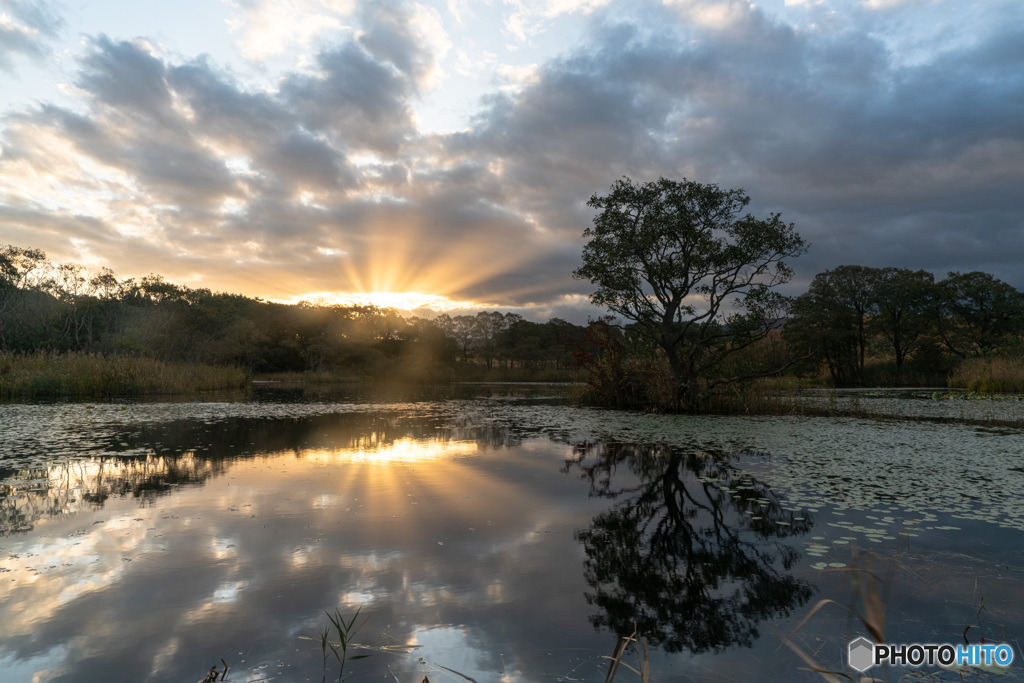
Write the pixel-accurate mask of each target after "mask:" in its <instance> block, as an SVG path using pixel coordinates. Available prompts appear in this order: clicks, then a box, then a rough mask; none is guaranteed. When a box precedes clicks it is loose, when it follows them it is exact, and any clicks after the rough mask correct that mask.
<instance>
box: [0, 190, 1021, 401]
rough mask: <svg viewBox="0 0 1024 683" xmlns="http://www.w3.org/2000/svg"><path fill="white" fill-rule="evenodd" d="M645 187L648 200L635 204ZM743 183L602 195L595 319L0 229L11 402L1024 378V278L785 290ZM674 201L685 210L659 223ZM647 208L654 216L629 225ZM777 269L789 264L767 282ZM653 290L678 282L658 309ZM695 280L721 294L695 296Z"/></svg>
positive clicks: (594, 254)
mask: <svg viewBox="0 0 1024 683" xmlns="http://www.w3.org/2000/svg"><path fill="white" fill-rule="evenodd" d="M634 199H635V200H637V201H640V200H643V201H642V202H641V204H643V205H644V206H648V205H649V207H651V211H653V213H651V212H642V215H637V216H632V214H630V213H629V211H632V210H633V209H629V207H631V206H633V205H634V202H633V200H634ZM747 201H749V199H748V198H747V197H746V195H743V194H742V192H740V191H727V192H726V191H722V190H720V189H719V188H718V187H717V186H705V185H700V184H699V183H692V182H688V181H683V182H681V183H676V182H672V181H667V180H665V179H661V180H659V181H658V182H656V183H648V184H644V185H636V184H632V183H631V182H629V181H628V180H627V181H623V182H620V183H617V184H616V185H615V186H613V192H612V193H611V194H610V195H609V196H607V197H597V196H595V197H593V198H592V199H591V202H590V203H591V205H593V206H595V207H596V208H603V209H604V210H603V211H602V213H601V214H599V215H598V216H597V217H596V218H595V226H594V228H593V229H592V230H588V231H587V232H586V233H585V234H584V236H587V237H590V238H592V239H591V242H590V243H589V244H588V245H587V247H586V248H585V251H584V262H585V266H584V267H581V268H580V269H578V270H577V271H576V272H575V273H574V275H575V276H576V277H578V278H585V279H589V280H591V281H592V283H593V284H595V285H597V286H598V291H597V292H596V293H595V294H594V295H592V297H591V300H592V302H593V303H595V304H598V305H603V306H604V307H605V308H606V309H607V310H609V311H611V312H612V313H613V314H615V315H609V316H606V317H601V318H598V319H596V320H593V319H592V320H589V321H588V322H587V324H586V325H578V324H574V323H570V322H568V321H566V320H562V319H559V318H551V319H549V320H548V321H547V322H543V323H541V322H534V321H530V320H525V319H524V318H523V317H522V316H520V315H517V314H514V313H502V312H500V311H479V312H475V313H474V314H468V313H466V314H458V313H456V314H452V315H450V314H448V313H440V314H436V315H432V316H431V317H429V318H424V317H419V316H416V315H411V314H404V313H402V312H399V311H397V310H395V309H391V308H381V307H378V306H373V305H355V306H349V305H339V304H331V303H327V302H325V301H322V300H321V301H312V302H310V301H301V302H299V303H297V304H281V303H275V302H270V301H265V300H263V299H259V298H249V297H246V296H242V295H239V294H228V293H221V292H212V291H210V290H208V289H192V288H189V287H186V286H184V285H179V284H175V283H172V282H168V281H166V280H164V279H163V277H161V276H159V275H148V276H146V277H143V278H140V279H134V278H119V277H117V276H115V275H114V273H112V272H111V271H109V270H107V269H103V270H101V271H98V272H93V271H89V270H87V269H85V268H84V267H82V266H79V265H74V264H71V265H68V264H55V263H51V262H50V261H48V260H47V259H46V255H45V254H44V253H43V252H41V251H39V250H34V249H24V248H20V247H15V246H11V245H7V246H0V400H37V399H38V400H52V399H83V400H89V399H98V398H110V399H117V398H130V397H140V396H159V395H188V394H195V393H201V392H210V391H225V390H227V391H235V392H238V391H241V392H247V391H251V389H252V386H253V382H254V381H255V382H257V383H259V382H261V381H263V382H267V381H271V382H272V381H278V382H292V383H294V382H299V383H302V384H304V385H306V386H307V387H309V388H310V389H312V388H313V387H316V386H320V387H329V386H330V385H345V384H351V385H363V386H368V385H383V386H390V385H394V386H399V385H413V386H423V385H444V384H451V383H464V382H566V383H574V384H577V385H579V386H577V387H576V388H575V389H574V394H575V395H574V396H573V398H574V399H575V400H576V401H577V402H578V403H583V404H588V405H593V406H602V407H608V408H623V409H630V410H641V411H655V412H666V413H673V412H682V413H737V412H741V413H746V414H792V413H804V414H807V413H808V412H809V411H811V410H812V408H811V407H809V402H808V401H807V400H805V399H806V396H804V397H801V396H799V395H798V394H799V389H801V388H804V387H814V388H818V389H822V388H830V387H835V388H844V389H845V388H862V389H863V388H872V387H875V388H898V387H924V386H927V387H933V388H949V389H958V390H959V389H962V390H966V391H969V392H974V393H975V394H981V395H983V394H996V393H1003V394H1005V393H1022V392H1024V294H1022V293H1021V292H1018V291H1017V290H1016V289H1014V288H1013V287H1012V286H1010V285H1008V284H1006V283H1004V282H1001V281H999V280H998V279H996V278H994V277H993V276H991V275H988V274H986V273H981V272H971V273H949V275H948V277H947V278H946V279H944V280H941V281H938V282H936V281H935V278H934V277H933V276H932V274H931V273H928V272H925V271H910V270H907V269H901V268H871V267H863V266H856V265H848V266H840V267H837V268H835V269H833V270H830V271H826V272H823V273H819V274H818V275H816V276H815V277H814V279H813V281H812V282H811V284H810V288H809V289H808V291H807V293H805V294H802V295H800V296H797V297H791V296H783V295H782V294H780V293H779V292H777V291H774V289H773V288H774V287H776V286H778V285H781V284H784V283H786V282H788V281H789V280H790V278H791V277H792V270H791V269H790V268H789V266H788V265H786V264H785V263H783V262H782V261H780V259H781V258H782V257H783V256H786V258H792V257H795V256H797V255H799V254H801V253H803V251H804V246H803V242H802V240H800V239H799V236H798V235H796V234H795V232H794V231H793V228H792V225H786V224H784V223H782V222H781V220H780V219H779V218H778V217H777V216H770V217H769V218H766V219H764V220H755V219H753V218H752V217H749V216H747V217H741V216H740V215H739V212H740V210H741V209H742V207H743V206H745V205H746V202H747ZM701 207H703V208H701ZM654 209H658V210H657V211H655V210H654ZM670 209H671V210H670ZM624 212H625V213H624ZM666 212H667V213H666ZM695 212H697V213H699V214H700V215H704V214H708V215H711V214H714V215H719V214H721V215H722V216H724V218H723V219H722V220H723V224H722V226H720V227H721V228H722V229H723V230H725V231H726V234H727V235H729V236H731V237H730V239H732V240H733V241H735V244H734V245H733V247H734V248H733V247H729V245H728V244H726V243H725V242H722V243H719V242H717V241H715V239H717V238H715V239H711V238H710V237H708V236H707V235H706V234H704V232H706V231H707V229H709V228H707V227H706V226H705V227H703V228H702V227H700V226H694V225H691V221H690V220H689V218H688V216H691V214H694V213H695ZM716 212H717V213H716ZM663 214H664V215H670V216H672V217H673V219H672V220H670V221H662V220H660V219H658V220H655V218H656V217H657V216H661V215H663ZM637 221H640V223H644V222H645V221H649V222H650V225H647V224H646V223H644V228H643V231H642V232H643V234H642V235H638V236H635V237H636V239H632V238H630V235H631V234H632V233H630V232H629V231H630V230H633V227H630V226H634V227H635V226H636V225H639V223H637ZM701 230H704V232H701ZM694 231H697V232H696V233H695V232H694ZM695 235H696V236H698V237H701V239H696V238H695V237H694V236H695ZM640 237H643V239H640ZM704 237H708V238H707V239H706V240H705V239H703V238H704ZM691 238H693V239H691ZM709 240H710V241H709ZM705 242H707V245H711V246H707V245H705V247H701V248H702V249H703V248H706V249H710V250H711V251H710V252H708V253H705V252H704V251H700V250H699V249H698V251H695V252H693V253H691V254H690V257H691V262H690V265H691V267H692V266H693V264H694V263H697V262H698V261H699V262H700V263H703V264H704V266H703V270H700V271H699V272H700V273H703V272H704V271H705V270H707V271H708V273H711V272H712V271H713V272H715V273H718V272H719V271H721V273H720V276H714V277H712V276H711V275H707V274H705V275H703V276H701V277H704V278H705V279H707V278H709V277H710V278H711V280H710V281H709V283H705V284H700V283H699V282H698V280H700V278H698V279H697V280H694V279H693V278H692V277H690V276H689V275H687V276H686V277H683V275H684V273H682V271H680V268H682V266H681V265H680V264H679V263H676V262H675V261H671V259H670V261H668V262H665V263H660V262H658V263H655V262H654V261H651V256H650V254H651V253H653V254H660V253H662V252H664V253H675V252H674V251H673V249H675V248H676V247H679V248H680V249H681V248H683V247H687V248H688V249H691V250H692V249H697V247H695V246H694V245H703V244H705ZM680 244H681V245H682V246H679V245H680ZM673 245H675V246H673ZM687 245H689V246H687ZM716 245H717V246H716ZM712 247H714V248H713V249H712ZM648 252H650V253H648ZM694 259H696V260H694ZM659 263H660V265H659ZM656 266H657V267H656ZM683 270H685V268H684V269H683ZM765 272H772V273H774V275H773V276H772V277H769V279H768V281H767V282H761V283H759V282H758V277H757V274H758V273H765ZM616 273H617V274H618V275H616ZM698 274H699V273H698ZM741 274H745V275H743V276H742V277H740V275H741ZM613 275H614V277H613ZM694 277H696V276H694ZM737 278H739V279H737ZM644 283H646V284H644ZM712 285H714V286H715V287H720V288H724V289H722V290H721V291H720V292H718V293H717V294H715V293H714V291H713V288H712ZM709 288H711V289H709ZM650 291H654V292H661V293H662V298H665V301H663V302H662V301H660V300H659V305H660V308H659V305H655V301H654V299H655V298H656V297H652V295H651V294H650ZM669 294H671V296H669ZM666 297H667V298H666ZM701 297H704V298H705V299H708V297H710V299H709V300H711V301H714V302H717V305H718V306H719V307H720V309H716V308H714V307H713V306H712V307H711V308H708V309H706V310H705V309H704V308H701V307H700V306H698V305H695V304H692V303H690V302H691V301H697V300H698V299H700V298H701ZM726 299H728V300H729V302H730V303H729V305H728V306H726V305H725V303H724V302H725V300H726ZM257 386H258V384H257ZM825 410H826V411H827V410H830V407H829V406H825Z"/></svg>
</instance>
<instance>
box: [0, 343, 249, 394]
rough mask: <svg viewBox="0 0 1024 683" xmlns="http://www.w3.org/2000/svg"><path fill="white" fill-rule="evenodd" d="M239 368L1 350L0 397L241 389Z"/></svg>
mask: <svg viewBox="0 0 1024 683" xmlns="http://www.w3.org/2000/svg"><path fill="white" fill-rule="evenodd" d="M248 381H249V379H248V376H247V375H246V373H245V371H244V370H242V369H241V368H237V367H225V366H211V365H202V364H199V363H168V362H165V361H159V360H154V359H151V358H141V357H132V356H100V355H96V354H87V353H75V352H71V353H51V352H48V351H39V352H36V353H30V354H11V353H3V354H0V399H19V398H20V399H35V398H98V397H103V396H139V395H150V394H184V393H190V392H196V391H215V390H223V389H238V388H241V387H244V386H246V385H247V384H248Z"/></svg>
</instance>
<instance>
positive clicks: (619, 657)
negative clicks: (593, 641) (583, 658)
mask: <svg viewBox="0 0 1024 683" xmlns="http://www.w3.org/2000/svg"><path fill="white" fill-rule="evenodd" d="M634 643H635V644H636V658H637V668H633V667H632V666H630V665H629V664H626V662H624V661H623V658H624V657H625V656H626V653H627V652H628V651H629V646H630V645H632V644H634ZM604 659H607V660H609V664H608V675H607V676H605V678H604V683H612V681H614V680H615V675H616V674H617V673H618V672H619V668H620V667H625V668H627V669H629V670H630V671H632V672H633V673H635V674H636V675H637V676H639V677H640V683H650V681H651V663H650V659H649V657H648V655H647V638H645V637H643V636H641V635H640V634H639V633H638V632H637V628H636V624H633V633H632V634H631V635H628V636H620V637H619V639H618V641H617V642H616V643H615V649H614V650H613V651H612V656H611V657H608V656H605V657H604Z"/></svg>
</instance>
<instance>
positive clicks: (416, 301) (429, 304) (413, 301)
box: [280, 292, 487, 313]
mask: <svg viewBox="0 0 1024 683" xmlns="http://www.w3.org/2000/svg"><path fill="white" fill-rule="evenodd" d="M300 301H314V302H318V303H325V304H327V305H336V306H377V307H378V308H395V309H398V310H400V311H415V310H417V309H424V308H426V309H429V310H431V311H435V312H437V313H442V312H444V311H451V310H462V309H467V308H486V307H487V306H486V305H485V304H480V303H476V302H472V301H453V300H451V299H449V298H448V297H445V296H440V295H437V294H422V293H420V292H366V293H362V292H311V293H309V294H303V295H302V296H296V297H292V298H291V299H287V300H283V301H281V302H280V303H286V304H296V303H298V302H300Z"/></svg>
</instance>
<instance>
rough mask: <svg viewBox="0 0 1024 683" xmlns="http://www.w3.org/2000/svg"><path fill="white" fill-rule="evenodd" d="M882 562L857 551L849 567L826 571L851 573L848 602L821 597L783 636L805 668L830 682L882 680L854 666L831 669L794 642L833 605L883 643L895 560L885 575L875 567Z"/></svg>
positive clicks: (869, 554)
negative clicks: (809, 624)
mask: <svg viewBox="0 0 1024 683" xmlns="http://www.w3.org/2000/svg"><path fill="white" fill-rule="evenodd" d="M880 563H881V559H880V558H879V557H878V556H877V555H875V554H874V553H871V552H868V551H858V550H855V551H854V557H853V560H852V561H851V562H850V566H849V567H844V568H842V569H827V570H824V571H827V572H842V573H845V574H848V575H849V577H850V587H851V597H850V601H849V603H848V604H845V605H844V604H843V603H841V602H837V601H835V600H832V599H829V598H824V599H822V600H819V601H818V602H817V603H816V604H815V605H814V607H812V608H811V609H810V611H809V612H808V613H807V614H806V615H805V616H804V618H803V619H801V620H800V623H799V624H797V625H796V628H794V629H793V631H792V632H791V633H790V634H789V635H788V636H786V637H785V638H783V639H782V642H783V644H784V645H786V646H787V647H788V648H789V649H791V650H792V651H793V652H795V653H796V655H797V656H798V657H800V659H801V660H803V662H804V663H805V664H806V665H807V667H806V670H808V671H813V672H815V673H817V674H819V675H820V676H821V677H822V678H824V679H825V680H826V681H828V682H829V683H840V681H841V679H843V680H847V681H858V682H859V683H869V682H873V681H878V680H880V679H877V678H874V677H873V676H869V675H860V674H857V673H856V672H854V671H853V669H849V670H848V671H837V670H833V669H828V668H826V667H824V666H822V665H821V664H819V663H818V662H817V661H816V660H815V659H814V656H813V655H811V654H810V653H808V652H807V651H806V650H804V649H803V648H802V647H800V645H798V644H797V643H796V642H795V640H794V637H795V636H796V634H797V633H798V632H799V631H800V630H801V629H802V628H804V626H806V625H807V623H808V622H809V621H810V620H811V619H812V618H813V617H814V615H815V614H817V613H818V612H819V611H821V610H822V609H824V608H826V607H828V606H830V605H834V606H836V607H838V608H839V609H842V610H844V611H846V612H847V614H849V615H850V617H851V619H856V620H857V622H859V623H860V625H861V626H862V627H863V628H864V629H865V630H867V632H868V634H870V636H871V637H872V638H873V639H874V642H876V643H884V642H885V610H886V604H887V603H888V593H889V588H890V586H891V585H892V574H893V570H894V566H895V565H894V563H893V562H892V561H889V562H888V568H887V570H886V576H885V577H883V576H881V575H880V574H879V573H878V572H877V571H876V569H875V568H876V566H878V565H879V564H880ZM851 626H852V624H851ZM848 636H849V637H847V639H846V641H847V642H849V641H850V640H853V637H852V633H850V634H848ZM887 673H888V672H887ZM887 678H888V677H887Z"/></svg>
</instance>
